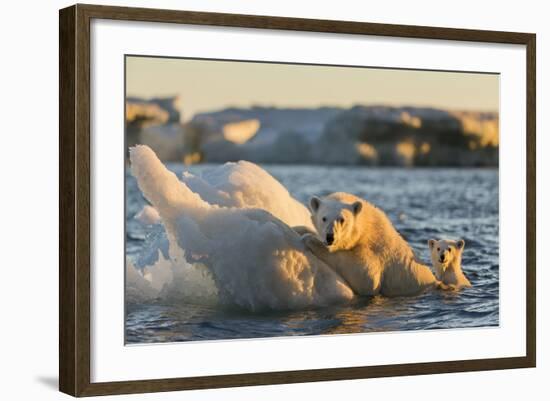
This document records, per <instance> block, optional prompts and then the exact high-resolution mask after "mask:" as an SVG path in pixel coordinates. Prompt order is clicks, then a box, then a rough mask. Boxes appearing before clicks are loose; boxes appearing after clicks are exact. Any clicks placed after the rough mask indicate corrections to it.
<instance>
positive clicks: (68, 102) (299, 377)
mask: <svg viewBox="0 0 550 401" xmlns="http://www.w3.org/2000/svg"><path fill="white" fill-rule="evenodd" d="M93 18H99V19H112V20H127V21H147V22H164V23H180V24H194V25H211V26H226V27H241V28H260V29H278V30H289V31H310V32H330V33H342V34H357V35H376V36H393V37H402V38H422V39H441V40H457V41H475V42H492V43H511V44H519V45H525V46H526V49H527V59H526V65H527V121H526V127H527V138H526V140H527V194H526V196H527V243H526V247H527V260H526V278H527V288H526V290H527V310H526V317H527V319H526V321H527V324H526V328H525V330H526V334H527V335H526V339H527V342H526V350H527V354H526V356H523V357H512V358H494V359H477V360H462V361H442V362H431V363H410V364H400V365H382V366H366V367H350V368H335V369H315V370H300V371H285V372H268V373H252V374H232V375H223V376H203V377H192V378H173V379H158V380H136V381H123V382H102V383H91V382H90V21H91V19H93ZM535 48H536V35H535V34H531V33H516V32H496V31H481V30H468V29H451V28H435V27H422V26H406V25H388V24H372V23H363V22H350V21H329V20H313V19H301V18H282V17H267V16H254V15H238V14H218V13H203V12H193V11H171V10H157V9H143V8H126V7H110V6H96V5H82V4H78V5H74V6H71V7H68V8H65V9H62V10H60V12H59V94H60V95H59V96H60V99H59V154H60V161H59V228H60V233H59V261H60V262H59V389H60V390H61V391H62V392H64V393H67V394H70V395H73V396H92V395H105V394H123V393H144V392H153V391H173V390H188V389H203V388H219V387H235V386H251V385H262V384H280V383H297V382H314V381H324V380H345V379H364V378H371V377H389V376H402V375H419V374H433V373H450V372H466V371H480V370H494V369H512V368H527V367H535V365H536V305H535V299H536V293H535V290H536V288H535V283H536V266H535V247H536V245H535V239H536V238H535V231H536V227H535V224H536V222H535V220H536V218H535V216H536V200H535V198H536V188H535V177H536V175H535V174H536V171H535V169H536V165H535V158H536V156H535V143H536V142H535V141H536V138H535V120H536V103H535V99H536V93H535V90H536V89H535V79H536V78H535V74H536V70H535V64H536V58H535Z"/></svg>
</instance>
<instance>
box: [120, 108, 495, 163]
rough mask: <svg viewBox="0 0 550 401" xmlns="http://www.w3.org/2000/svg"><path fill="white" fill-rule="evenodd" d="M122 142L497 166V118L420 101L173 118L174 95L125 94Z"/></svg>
mask: <svg viewBox="0 0 550 401" xmlns="http://www.w3.org/2000/svg"><path fill="white" fill-rule="evenodd" d="M126 106H127V107H126V130H127V131H126V132H127V142H128V145H129V146H131V145H133V144H135V143H142V144H147V145H149V146H150V147H151V148H152V149H154V150H155V152H156V153H157V155H158V156H159V157H160V158H161V159H162V160H164V161H184V162H186V163H199V162H213V163H220V162H226V161H238V160H249V161H253V162H256V163H307V164H338V165H358V164H365V165H373V166H379V165H382V166H498V146H499V116H498V113H491V112H470V111H452V110H442V109H435V108H422V107H390V106H354V107H352V108H348V109H343V108H337V107H320V108H310V109H308V108H275V107H252V108H228V109H224V110H220V111H214V112H209V113H202V114H197V115H195V116H194V117H193V119H192V120H191V121H190V122H188V123H185V124H182V123H181V122H180V120H181V111H180V110H179V109H178V108H177V107H178V98H165V99H151V100H145V99H136V98H128V99H127V105H126Z"/></svg>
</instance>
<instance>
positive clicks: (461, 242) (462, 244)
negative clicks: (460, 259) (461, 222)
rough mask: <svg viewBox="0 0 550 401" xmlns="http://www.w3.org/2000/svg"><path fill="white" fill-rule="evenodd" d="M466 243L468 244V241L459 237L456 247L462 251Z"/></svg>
mask: <svg viewBox="0 0 550 401" xmlns="http://www.w3.org/2000/svg"><path fill="white" fill-rule="evenodd" d="M464 245H466V243H465V242H464V240H463V239H459V240H458V241H456V249H458V250H459V251H462V250H463V249H464Z"/></svg>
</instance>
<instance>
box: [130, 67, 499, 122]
mask: <svg viewBox="0 0 550 401" xmlns="http://www.w3.org/2000/svg"><path fill="white" fill-rule="evenodd" d="M126 95H127V96H136V97H144V98H150V97H157V96H158V97H163V96H174V95H179V96H180V101H181V106H182V110H183V119H184V120H189V119H191V118H192V117H193V115H195V114H196V113H201V112H209V111H214V110H220V109H224V108H227V107H251V106H275V107H320V106H339V107H351V106H353V105H357V104H362V105H371V104H377V105H388V106H417V107H435V108H442V109H448V110H461V111H492V112H498V110H499V75H497V74H483V73H463V72H441V71H423V70H398V69H380V68H368V67H360V68H357V67H343V66H319V65H296V64H276V63H255V62H242V61H217V60H200V59H178V58H158V57H138V56H127V58H126Z"/></svg>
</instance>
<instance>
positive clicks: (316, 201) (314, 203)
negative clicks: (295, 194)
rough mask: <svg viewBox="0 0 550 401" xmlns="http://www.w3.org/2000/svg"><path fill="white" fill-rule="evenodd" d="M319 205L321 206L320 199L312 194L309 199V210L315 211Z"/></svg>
mask: <svg viewBox="0 0 550 401" xmlns="http://www.w3.org/2000/svg"><path fill="white" fill-rule="evenodd" d="M319 206H321V199H319V198H318V197H316V196H312V197H311V199H310V200H309V207H310V209H311V211H312V212H313V213H315V212H316V211H317V210H319Z"/></svg>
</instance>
